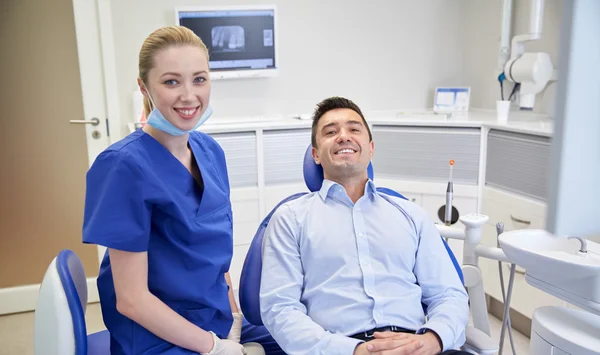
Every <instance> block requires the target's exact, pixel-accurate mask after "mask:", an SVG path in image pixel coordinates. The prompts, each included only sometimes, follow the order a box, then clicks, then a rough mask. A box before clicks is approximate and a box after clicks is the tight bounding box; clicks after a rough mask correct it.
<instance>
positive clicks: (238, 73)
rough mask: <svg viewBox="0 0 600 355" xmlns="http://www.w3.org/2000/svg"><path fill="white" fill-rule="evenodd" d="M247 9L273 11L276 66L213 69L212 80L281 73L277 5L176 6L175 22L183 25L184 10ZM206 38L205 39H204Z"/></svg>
mask: <svg viewBox="0 0 600 355" xmlns="http://www.w3.org/2000/svg"><path fill="white" fill-rule="evenodd" d="M245 10H270V11H273V27H274V28H273V37H274V40H273V45H274V46H275V53H274V58H273V60H274V62H275V67H274V68H271V69H238V70H220V69H211V70H210V79H211V80H223V79H245V78H264V77H275V76H278V75H279V25H278V20H277V17H278V16H277V6H276V5H269V4H261V5H228V6H178V7H176V8H175V24H176V25H177V26H181V24H180V22H179V14H180V13H182V12H211V11H245ZM203 40H204V39H203Z"/></svg>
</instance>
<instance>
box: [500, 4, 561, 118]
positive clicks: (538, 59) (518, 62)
mask: <svg viewBox="0 0 600 355" xmlns="http://www.w3.org/2000/svg"><path fill="white" fill-rule="evenodd" d="M543 13H544V0H532V1H531V13H530V23H529V33H528V34H523V35H518V36H515V37H513V39H512V42H511V54H510V58H509V60H508V61H507V62H506V64H505V65H504V74H505V76H506V79H507V80H509V81H512V82H514V83H515V84H520V100H519V102H520V106H521V110H533V106H534V104H535V95H537V94H538V93H540V92H542V90H544V88H545V87H546V85H547V84H548V82H549V81H550V80H551V79H552V76H553V71H554V68H553V66H552V61H551V60H550V56H549V55H548V53H544V52H538V53H529V52H527V53H525V46H524V43H525V42H528V41H534V40H538V39H540V38H541V34H542V17H543Z"/></svg>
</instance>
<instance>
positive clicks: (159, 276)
mask: <svg viewBox="0 0 600 355" xmlns="http://www.w3.org/2000/svg"><path fill="white" fill-rule="evenodd" d="M189 145H190V147H191V149H192V151H193V153H194V157H195V158H196V162H197V164H198V167H199V169H200V172H201V175H202V180H203V182H204V190H203V191H202V188H201V186H200V185H198V183H197V182H196V180H194V178H193V176H192V175H191V174H190V173H189V171H188V170H187V169H186V168H185V166H184V165H183V164H181V162H180V161H179V160H177V159H176V158H175V157H174V156H173V155H172V154H171V153H170V152H169V151H168V150H167V149H166V148H165V147H164V146H163V145H162V144H160V143H159V142H158V141H156V140H155V139H154V138H152V136H150V135H148V134H146V133H145V132H143V131H142V130H141V129H140V130H137V131H136V132H134V133H132V134H130V135H129V136H127V137H126V138H124V139H123V140H121V141H119V142H117V143H115V144H113V145H112V146H110V147H109V148H108V149H107V150H105V151H104V152H103V153H102V154H100V155H99V156H98V157H97V158H96V160H95V162H94V164H93V165H92V167H91V168H90V170H89V172H88V174H87V191H86V201H85V212H84V224H83V242H84V243H93V244H99V245H103V246H106V247H108V248H113V249H118V250H124V251H130V252H147V253H148V287H149V290H150V292H151V293H152V294H153V295H155V296H156V297H158V298H159V299H160V300H161V301H163V302H164V303H165V304H167V305H168V306H169V307H171V308H172V309H173V310H175V311H176V312H177V313H179V314H180V315H182V316H183V317H184V318H186V319H187V320H189V321H190V322H192V323H194V324H195V325H197V326H198V327H200V328H202V329H204V330H207V331H209V330H212V331H213V332H215V333H216V334H217V336H219V337H220V338H225V337H226V336H227V334H228V333H229V330H230V328H231V325H232V322H233V318H232V314H231V308H230V305H229V299H228V295H227V293H228V286H227V283H226V282H225V276H224V274H225V272H227V271H228V270H229V266H230V262H231V258H232V253H233V236H232V234H233V233H232V230H233V224H232V212H231V203H230V199H229V180H228V177H227V167H226V163H225V156H224V154H223V150H222V149H221V147H220V146H219V145H218V143H217V142H216V141H215V140H214V139H212V138H211V137H210V136H208V135H206V134H203V133H200V132H193V133H190V135H189ZM98 291H99V293H100V302H101V306H102V315H103V317H104V322H105V324H106V327H107V328H108V330H109V331H110V334H111V353H112V354H113V355H115V354H142V353H143V354H155V353H164V352H167V353H169V354H189V353H191V352H189V351H185V350H184V349H178V348H176V347H174V346H173V345H172V344H169V343H167V342H165V341H164V340H162V339H160V338H158V337H157V336H155V335H154V334H152V333H150V332H149V331H147V330H146V329H144V328H142V327H141V326H140V325H139V324H137V323H135V322H133V321H132V320H130V319H129V318H126V317H125V316H123V315H121V314H120V313H119V312H118V311H117V308H116V296H115V290H114V285H113V281H112V272H111V266H110V258H109V254H108V252H107V253H106V254H105V256H104V260H103V261H102V265H101V267H100V274H99V276H98Z"/></svg>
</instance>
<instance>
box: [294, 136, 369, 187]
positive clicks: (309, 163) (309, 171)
mask: <svg viewBox="0 0 600 355" xmlns="http://www.w3.org/2000/svg"><path fill="white" fill-rule="evenodd" d="M302 170H303V172H304V182H305V183H306V187H308V190H309V191H311V192H314V191H319V190H320V189H321V185H323V179H324V177H323V167H322V166H321V165H320V164H317V163H315V159H314V158H313V156H312V145H311V144H309V145H308V148H306V152H304V166H303V169H302ZM367 174H368V176H369V179H371V180H373V163H372V162H369V166H368V167H367Z"/></svg>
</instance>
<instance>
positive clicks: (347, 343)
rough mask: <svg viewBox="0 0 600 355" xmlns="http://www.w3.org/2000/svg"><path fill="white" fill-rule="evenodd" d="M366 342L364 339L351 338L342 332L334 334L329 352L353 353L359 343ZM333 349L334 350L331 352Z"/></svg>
mask: <svg viewBox="0 0 600 355" xmlns="http://www.w3.org/2000/svg"><path fill="white" fill-rule="evenodd" d="M360 343H364V342H363V341H362V340H359V339H354V338H350V337H347V336H343V335H340V334H333V336H332V337H331V340H330V342H329V346H327V350H328V351H327V353H328V354H332V355H352V354H354V349H356V347H357V346H358V344H360ZM330 350H333V352H331V353H330V352H329V351H330Z"/></svg>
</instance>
